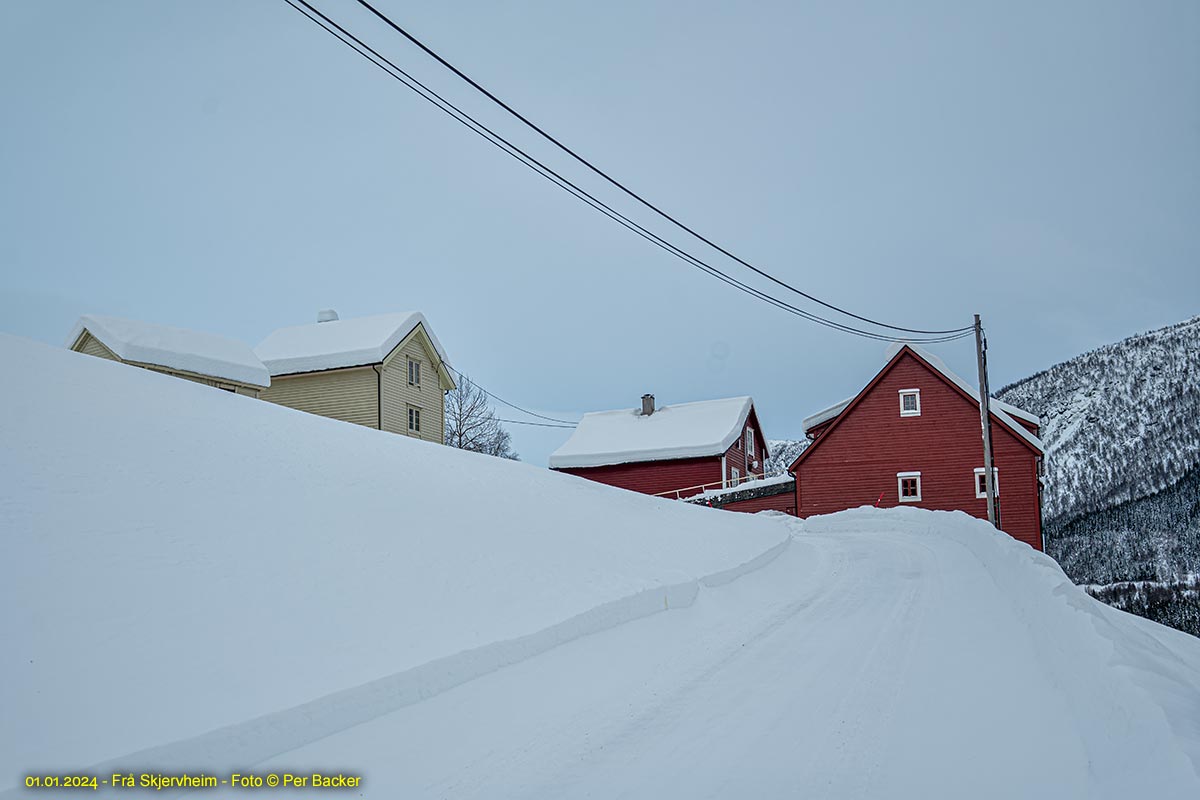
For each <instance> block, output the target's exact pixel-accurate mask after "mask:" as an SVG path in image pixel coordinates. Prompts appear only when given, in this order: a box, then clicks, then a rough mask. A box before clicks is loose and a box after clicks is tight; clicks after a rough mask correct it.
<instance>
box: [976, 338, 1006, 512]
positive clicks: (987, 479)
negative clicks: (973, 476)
mask: <svg viewBox="0 0 1200 800" xmlns="http://www.w3.org/2000/svg"><path fill="white" fill-rule="evenodd" d="M975 356H976V358H977V359H978V360H979V420H980V424H981V425H982V426H983V480H984V486H985V487H987V512H988V522H990V523H991V524H992V526H993V527H997V528H998V527H1000V524H999V520H998V519H997V513H996V511H997V509H996V480H995V469H993V467H992V412H991V408H990V407H989V406H990V401H991V390H990V389H989V388H988V372H987V340H986V339H984V338H983V323H981V322H980V321H979V315H978V314H976V315H975Z"/></svg>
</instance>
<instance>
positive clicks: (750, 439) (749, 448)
mask: <svg viewBox="0 0 1200 800" xmlns="http://www.w3.org/2000/svg"><path fill="white" fill-rule="evenodd" d="M745 447H746V457H747V458H748V459H749V460H750V461H753V460H754V428H749V427H748V428H746V444H745Z"/></svg>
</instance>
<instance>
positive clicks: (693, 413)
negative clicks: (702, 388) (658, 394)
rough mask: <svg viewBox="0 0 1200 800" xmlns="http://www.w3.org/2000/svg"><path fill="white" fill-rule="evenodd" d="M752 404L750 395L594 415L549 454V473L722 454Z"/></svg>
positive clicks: (740, 431)
mask: <svg viewBox="0 0 1200 800" xmlns="http://www.w3.org/2000/svg"><path fill="white" fill-rule="evenodd" d="M753 405H754V401H753V400H752V399H751V398H749V397H731V398H728V399H724V400H702V401H698V402H694V403H679V404H677V405H666V406H662V407H660V408H658V409H656V410H655V411H654V413H653V414H650V415H649V416H646V415H643V414H642V410H641V408H640V407H638V408H633V409H618V410H616V411H593V412H591V413H588V414H584V415H583V419H581V420H580V421H579V424H578V426H576V428H575V432H574V433H572V434H571V438H569V439H568V440H567V441H566V443H564V444H563V446H562V447H560V448H558V449H557V450H555V451H554V452H553V453H551V455H550V467H551V468H552V469H564V468H569V467H599V466H604V465H606V464H627V463H630V462H636V461H661V460H664V459H671V458H698V457H701V456H713V455H720V454H722V453H724V452H725V451H726V450H728V449H729V446H730V445H732V444H733V443H734V442H735V441H736V440H737V438H738V437H739V436H740V435H741V433H742V428H743V427H744V426H745V424H746V417H747V416H748V415H749V414H750V409H751V407H752V406H753Z"/></svg>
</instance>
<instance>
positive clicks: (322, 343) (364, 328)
mask: <svg viewBox="0 0 1200 800" xmlns="http://www.w3.org/2000/svg"><path fill="white" fill-rule="evenodd" d="M418 325H423V326H424V327H425V333H426V334H427V335H428V336H429V341H430V342H431V343H432V344H433V347H434V349H435V350H436V351H437V354H438V356H439V357H440V358H441V359H442V361H447V360H448V359H447V358H446V351H445V350H443V349H442V345H441V342H439V341H438V340H437V337H436V336H434V335H433V330H432V329H431V328H430V327H429V323H428V322H427V321H426V320H425V316H424V315H423V314H421V313H420V312H418V311H401V312H397V313H394V314H377V315H375V316H371V317H357V318H355V319H341V320H333V321H331V322H315V323H313V324H311V325H295V326H292V327H290V328H280V329H279V330H277V331H275V332H274V333H272V334H271V335H269V336H268V337H267V338H266V339H263V340H262V341H261V342H259V344H258V347H255V348H254V352H255V353H256V354H257V355H258V357H259V358H261V359H262V362H263V364H265V365H266V366H267V369H268V370H270V372H271V374H272V375H290V374H292V373H296V372H319V371H321V370H327V369H341V368H343V367H358V366H362V365H363V364H378V363H380V362H381V361H383V360H384V359H385V358H387V355H388V353H390V352H392V351H393V350H395V349H396V345H398V344H400V342H401V341H403V340H404V337H406V336H408V335H409V334H410V333H412V332H413V331H414V330H415V329H416V327H417V326H418Z"/></svg>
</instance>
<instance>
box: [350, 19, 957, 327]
mask: <svg viewBox="0 0 1200 800" xmlns="http://www.w3.org/2000/svg"><path fill="white" fill-rule="evenodd" d="M358 4H359V5H361V6H362V7H363V8H365V9H367V10H368V11H370V12H371V13H372V14H374V15H375V16H376V17H378V18H379V19H381V20H383V22H384V23H386V24H387V25H388V26H389V27H391V28H392V29H393V30H395V31H396V32H397V33H399V34H400V35H401V36H403V37H404V38H406V39H408V40H409V41H410V42H412V43H413V44H415V45H416V46H417V47H419V48H421V50H423V51H424V52H425V53H426V54H428V55H429V56H431V57H432V58H434V59H435V60H436V61H437V62H438V63H439V64H441V65H442V66H444V67H446V68H447V69H449V70H450V71H451V72H453V73H454V74H455V75H457V76H458V77H459V78H462V79H463V80H464V81H466V82H467V83H468V84H470V85H471V86H472V87H473V88H475V89H476V90H478V91H479V92H480V93H482V94H483V95H484V96H485V97H487V98H488V99H489V100H491V101H492V102H493V103H495V104H496V105H498V106H500V107H501V108H503V109H504V110H505V111H507V112H508V113H509V114H511V115H512V116H514V117H516V118H517V119H518V120H520V121H521V122H523V123H524V124H525V125H527V126H528V127H529V128H531V129H533V130H534V131H536V132H537V133H538V134H540V135H541V136H542V138H544V139H546V140H547V141H549V142H550V143H551V144H553V145H555V146H556V147H558V149H560V150H562V151H563V152H564V153H566V154H567V155H569V156H571V158H573V159H575V160H576V161H578V162H579V163H580V164H582V165H583V166H585V167H587V168H588V169H589V170H591V171H592V172H594V173H595V174H596V175H599V176H600V177H601V178H603V179H604V180H606V181H608V183H610V184H612V185H613V186H615V187H616V188H618V189H620V190H621V191H622V192H624V193H625V194H627V195H629V196H630V197H632V198H633V199H634V200H637V201H638V202H639V203H641V204H642V205H643V206H645V207H646V208H648V209H650V210H651V211H653V212H654V213H656V214H658V215H659V216H660V217H662V218H663V219H665V220H667V221H668V222H671V223H672V224H674V225H675V226H676V227H678V228H680V229H681V230H684V231H686V232H687V233H690V234H691V235H692V236H694V237H695V238H697V239H699V240H700V241H701V242H704V243H705V244H707V245H708V246H709V247H711V248H713V249H714V250H716V251H718V252H720V253H722V254H724V255H725V256H728V257H729V258H731V259H733V260H734V261H736V262H738V263H739V264H741V265H742V266H744V267H746V268H747V269H750V270H752V271H753V272H755V273H757V274H758V275H760V276H762V277H764V278H766V279H767V280H770V281H772V282H773V283H776V284H778V285H779V286H781V287H783V288H785V289H788V290H789V291H792V292H795V293H796V294H798V295H800V296H801V297H804V298H806V299H807V300H811V301H812V302H814V303H818V304H820V305H822V306H824V307H825V308H828V309H830V310H832V311H837V312H839V313H841V314H845V315H846V316H848V317H852V318H854V319H857V320H859V321H860V322H866V323H869V324H871V325H877V326H879V327H881V328H887V329H889V330H893V331H900V332H903V333H917V334H926V335H939V334H940V335H945V334H951V333H960V332H962V331H973V330H974V329H973V328H972V327H971V326H966V327H962V328H952V329H949V330H921V329H919V328H904V327H901V326H899V325H889V324H888V323H886V322H880V321H879V320H875V319H871V318H870V317H864V316H861V315H859V314H855V313H853V312H851V311H847V310H846V309H844V308H841V307H840V306H836V305H834V304H832V303H827V302H825V301H824V300H821V299H820V298H818V297H814V296H813V295H811V294H808V293H807V292H804V291H802V290H801V289H798V288H797V287H795V286H793V285H792V284H790V283H787V282H786V281H783V280H780V279H779V278H777V277H775V276H774V275H771V274H770V273H768V272H766V271H765V270H762V269H759V268H758V267H756V266H754V265H753V264H751V263H750V262H749V261H746V260H745V259H743V258H741V257H740V256H738V255H736V254H734V253H732V252H730V251H729V250H727V249H726V248H724V247H722V246H721V245H719V244H717V243H716V242H714V241H713V240H712V239H709V238H708V237H706V236H704V235H703V234H701V233H699V232H698V231H696V230H695V229H694V228H691V227H689V226H688V225H685V224H684V223H683V222H680V221H679V220H678V219H677V218H676V217H674V216H672V215H670V214H668V213H667V212H666V211H663V210H662V209H661V208H659V207H658V206H656V205H654V204H653V203H651V202H650V201H649V200H647V199H645V198H644V197H642V196H641V195H640V194H638V193H637V192H635V191H633V190H632V189H630V188H629V187H627V186H626V185H625V184H623V183H621V182H620V181H618V180H617V179H616V178H613V177H612V176H611V175H609V174H608V173H606V172H605V171H604V170H602V169H600V168H599V167H597V166H596V165H594V164H593V163H592V162H590V161H588V160H587V159H586V158H584V157H583V156H581V155H579V154H578V153H576V152H575V151H574V150H572V149H571V148H570V147H568V146H567V145H565V144H563V143H562V142H561V141H559V140H558V139H557V138H555V137H554V136H552V135H551V134H549V133H547V132H546V131H545V130H544V129H543V128H542V127H541V126H539V125H537V124H536V123H535V122H533V121H532V120H530V119H529V118H528V117H526V116H525V115H524V114H522V113H520V112H519V111H517V110H516V109H515V108H513V107H512V106H510V105H509V104H508V103H506V102H504V101H503V100H501V99H500V98H499V97H497V96H496V95H494V94H492V93H491V92H490V91H488V90H487V89H485V88H484V87H483V86H481V85H480V84H479V83H478V82H476V81H475V80H474V79H473V78H471V77H470V76H469V75H467V74H466V73H465V72H463V71H462V70H460V69H459V68H458V67H456V66H454V65H453V64H451V63H450V62H449V61H447V60H446V59H445V58H442V56H440V55H438V54H437V53H436V52H434V51H433V50H432V49H431V48H429V47H428V46H427V45H426V44H425V43H424V42H422V41H421V40H420V39H418V38H417V37H415V36H413V35H412V34H411V33H409V32H408V31H406V30H405V29H404V28H402V27H400V26H399V25H397V24H396V23H395V22H393V21H392V20H391V19H390V18H388V16H387V15H386V14H384V13H383V12H381V11H379V10H378V9H377V8H375V7H374V6H373V5H371V4H370V3H368V2H367V0H358Z"/></svg>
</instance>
